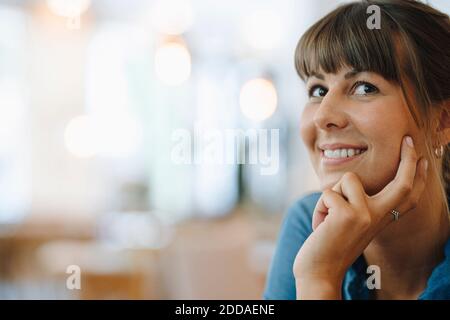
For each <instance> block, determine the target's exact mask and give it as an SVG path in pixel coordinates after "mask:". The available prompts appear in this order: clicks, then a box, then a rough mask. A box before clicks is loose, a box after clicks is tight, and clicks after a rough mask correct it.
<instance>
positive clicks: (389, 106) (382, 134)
mask: <svg viewBox="0 0 450 320" xmlns="http://www.w3.org/2000/svg"><path fill="white" fill-rule="evenodd" d="M397 103H398V102H397ZM376 110H377V111H376V112H370V114H367V115H365V116H364V117H361V118H360V119H359V121H357V123H358V124H359V126H360V128H361V129H360V131H361V132H362V133H363V135H364V137H365V138H366V139H367V143H368V145H369V151H370V152H369V153H368V154H367V159H366V160H367V161H365V163H364V165H363V166H361V168H358V171H359V172H358V174H359V175H360V177H361V180H362V182H363V185H364V187H365V190H366V192H367V194H369V195H373V194H376V193H378V192H379V191H381V190H382V189H383V188H384V187H385V186H386V185H387V184H388V183H389V182H390V181H391V180H392V179H393V178H394V177H395V175H396V173H397V168H398V164H399V160H400V148H401V141H402V139H403V136H404V135H405V134H407V133H408V132H410V126H409V121H408V117H405V113H404V110H403V109H402V108H401V107H400V106H399V105H398V104H395V103H394V102H391V103H389V102H386V103H385V104H383V105H379V106H377V108H376Z"/></svg>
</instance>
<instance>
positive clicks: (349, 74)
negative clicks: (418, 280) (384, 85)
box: [307, 69, 361, 80]
mask: <svg viewBox="0 0 450 320" xmlns="http://www.w3.org/2000/svg"><path fill="white" fill-rule="evenodd" d="M358 73H361V71H358V70H355V69H353V70H351V71H349V72H347V73H346V74H345V75H344V78H345V79H350V78H353V77H355V76H356V75H357V74H358ZM311 77H316V78H318V79H320V80H325V77H324V75H323V74H321V73H316V72H313V73H311V76H310V77H308V79H309V78H311ZM308 79H307V80H308Z"/></svg>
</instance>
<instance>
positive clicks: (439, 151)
mask: <svg viewBox="0 0 450 320" xmlns="http://www.w3.org/2000/svg"><path fill="white" fill-rule="evenodd" d="M434 155H435V156H436V158H438V159H440V158H442V156H443V155H444V145H442V144H441V145H440V146H439V147H437V148H434Z"/></svg>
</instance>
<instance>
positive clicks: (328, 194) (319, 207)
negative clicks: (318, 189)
mask: <svg viewBox="0 0 450 320" xmlns="http://www.w3.org/2000/svg"><path fill="white" fill-rule="evenodd" d="M345 207H348V204H347V202H346V201H345V200H344V199H343V198H342V197H341V196H340V195H339V194H338V193H337V192H335V191H333V190H331V189H326V190H324V191H323V192H322V195H321V196H320V198H319V200H318V201H317V204H316V207H315V208H314V213H313V216H312V228H313V231H314V230H316V228H317V227H318V226H319V225H320V224H321V223H322V222H323V221H324V220H325V218H326V217H327V215H328V214H330V213H331V212H332V211H330V209H331V208H333V209H335V210H339V209H341V208H345Z"/></svg>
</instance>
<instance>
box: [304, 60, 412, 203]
mask: <svg viewBox="0 0 450 320" xmlns="http://www.w3.org/2000/svg"><path fill="white" fill-rule="evenodd" d="M306 87H307V90H308V94H309V100H308V102H307V103H306V106H305V108H304V110H303V113H302V117H301V122H300V129H301V135H302V139H303V141H304V143H305V145H306V147H307V149H308V151H309V155H310V159H311V162H312V164H313V167H314V170H315V171H316V174H317V175H318V177H319V180H320V184H321V189H322V190H324V189H325V188H331V187H332V186H333V185H334V184H335V183H336V182H338V180H339V179H340V178H341V177H342V175H343V174H344V173H345V172H347V171H352V172H354V173H356V174H358V176H359V177H360V178H361V181H362V183H363V186H364V189H365V191H366V193H367V194H368V195H373V194H376V193H377V192H379V191H380V190H382V189H383V187H384V186H386V184H388V183H389V182H390V181H391V180H392V179H393V178H394V176H395V174H396V171H397V167H398V163H399V160H400V145H401V141H402V138H403V136H404V135H406V134H409V135H410V136H411V137H412V138H413V139H414V142H415V143H416V146H417V145H418V144H417V139H416V138H417V137H418V132H417V129H416V128H417V127H416V126H415V124H414V121H413V118H412V116H411V113H410V111H409V109H408V106H407V104H406V102H405V100H404V96H403V94H402V91H401V88H400V87H399V86H398V85H396V84H394V83H392V82H389V81H387V80H386V79H384V78H383V77H382V76H381V75H379V74H376V73H373V72H360V73H357V72H355V71H353V70H352V69H351V68H348V67H346V68H342V69H341V70H340V71H339V72H338V73H337V74H331V73H328V74H326V73H323V72H321V73H319V74H316V75H314V76H311V77H310V78H308V79H307V82H306ZM418 154H419V155H420V151H418Z"/></svg>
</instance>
